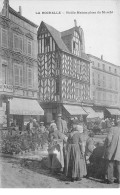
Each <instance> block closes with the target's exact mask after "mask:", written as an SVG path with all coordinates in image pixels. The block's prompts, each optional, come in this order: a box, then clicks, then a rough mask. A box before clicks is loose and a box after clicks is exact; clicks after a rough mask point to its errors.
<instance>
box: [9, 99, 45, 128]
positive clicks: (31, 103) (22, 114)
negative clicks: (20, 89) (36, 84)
mask: <svg viewBox="0 0 120 195" xmlns="http://www.w3.org/2000/svg"><path fill="white" fill-rule="evenodd" d="M41 115H44V111H43V109H42V108H41V107H40V105H39V103H38V102H37V100H32V99H22V98H13V99H10V101H9V116H10V125H11V124H12V123H13V121H14V122H15V124H16V125H17V126H18V128H19V130H20V131H22V130H24V129H25V126H26V124H27V122H28V121H29V119H30V116H33V118H34V117H35V118H37V117H39V116H41Z"/></svg>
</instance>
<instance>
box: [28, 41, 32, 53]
mask: <svg viewBox="0 0 120 195" xmlns="http://www.w3.org/2000/svg"><path fill="white" fill-rule="evenodd" d="M28 54H29V55H31V54H32V42H31V41H28Z"/></svg>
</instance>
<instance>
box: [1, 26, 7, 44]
mask: <svg viewBox="0 0 120 195" xmlns="http://www.w3.org/2000/svg"><path fill="white" fill-rule="evenodd" d="M7 40H8V37H7V30H5V29H2V46H3V47H7V45H8V44H7Z"/></svg>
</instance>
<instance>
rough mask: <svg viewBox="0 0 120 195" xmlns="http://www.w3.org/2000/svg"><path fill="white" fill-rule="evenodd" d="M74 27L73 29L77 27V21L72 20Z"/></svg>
mask: <svg viewBox="0 0 120 195" xmlns="http://www.w3.org/2000/svg"><path fill="white" fill-rule="evenodd" d="M74 25H75V27H77V20H76V19H75V20H74Z"/></svg>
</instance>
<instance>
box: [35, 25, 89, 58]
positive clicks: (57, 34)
mask: <svg viewBox="0 0 120 195" xmlns="http://www.w3.org/2000/svg"><path fill="white" fill-rule="evenodd" d="M41 25H45V27H46V28H47V29H48V31H49V33H50V34H51V36H52V37H53V38H54V40H55V42H56V44H57V45H58V47H59V48H60V49H61V50H62V51H64V52H66V53H69V54H70V55H72V56H75V55H74V54H72V53H71V52H70V51H69V49H68V48H67V46H66V45H65V43H64V41H63V40H62V37H63V36H67V35H70V34H72V33H73V32H74V30H75V29H76V28H75V27H73V28H71V29H69V30H66V31H63V32H59V31H58V30H56V29H55V28H53V27H52V26H50V25H48V24H46V23H45V22H43V21H42V22H41ZM41 25H40V27H41ZM40 27H39V29H40ZM39 29H38V34H39ZM75 57H78V56H75ZM80 58H82V59H84V60H87V61H90V60H89V58H88V56H87V54H85V53H81V57H80Z"/></svg>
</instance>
